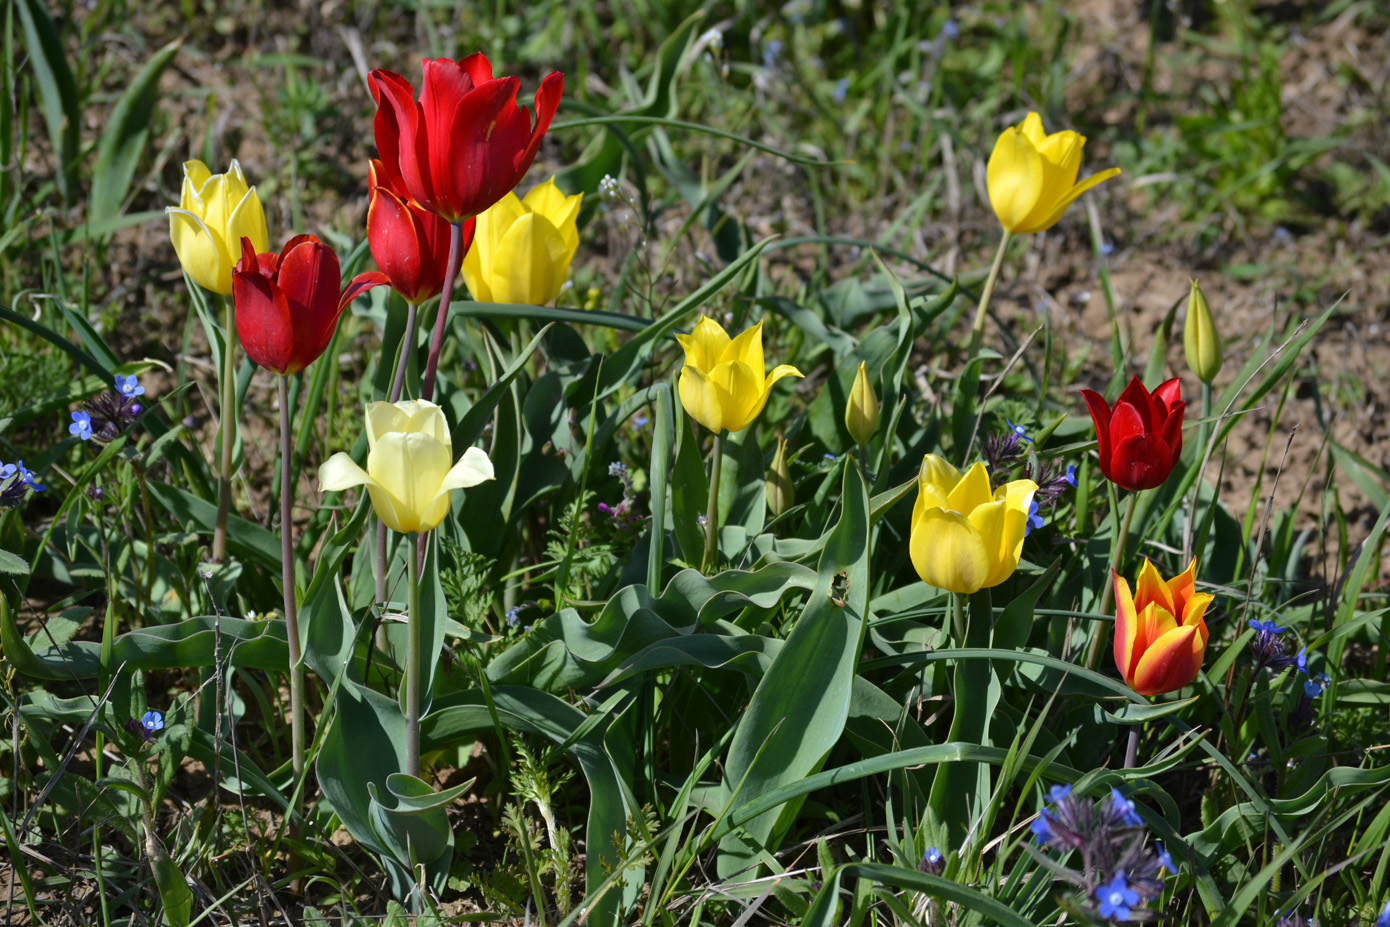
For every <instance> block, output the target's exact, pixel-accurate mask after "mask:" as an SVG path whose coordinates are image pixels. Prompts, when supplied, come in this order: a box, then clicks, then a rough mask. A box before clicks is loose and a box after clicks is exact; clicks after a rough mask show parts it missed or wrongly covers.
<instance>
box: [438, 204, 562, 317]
mask: <svg viewBox="0 0 1390 927" xmlns="http://www.w3.org/2000/svg"><path fill="white" fill-rule="evenodd" d="M583 199H584V194H582V193H576V194H575V195H574V196H565V195H564V194H563V193H561V192H560V188H559V187H557V186H555V178H554V177H552V178H550V179H549V180H547V181H546V182H545V183H543V184H541V185H540V186H538V187H535V188H533V189H532V190H531V192H530V193H527V194H526V198H525V199H524V200H523V199H517V196H516V194H515V193H508V194H507V195H506V196H504V197H502V198H501V199H500V200H498V201H497V202H496V203H495V204H494V205H493V206H492V207H490V208H489V209H488V210H487V212H484V213H483V214H482V215H480V216H478V220H477V221H478V225H477V228H476V230H475V232H474V236H473V247H471V248H469V249H468V253H467V254H465V255H464V257H463V282H464V283H465V284H467V286H468V292H469V293H471V294H473V298H474V299H475V300H477V301H478V302H480V303H524V304H526V305H530V306H544V305H546V304H548V303H552V302H554V301H555V297H556V296H559V295H560V288H561V287H563V286H564V285H565V278H566V277H568V276H569V270H570V261H572V260H574V252H575V251H576V250H578V248H579V228H578V225H577V224H576V223H577V221H578V217H579V204H580V202H581V201H582V200H583Z"/></svg>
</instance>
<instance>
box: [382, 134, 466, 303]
mask: <svg viewBox="0 0 1390 927" xmlns="http://www.w3.org/2000/svg"><path fill="white" fill-rule="evenodd" d="M367 175H368V186H369V188H370V190H371V201H370V204H369V205H368V206H367V246H368V247H369V248H371V249H372V259H373V260H374V261H376V266H377V267H380V268H381V269H382V271H383V272H384V273H385V274H386V276H387V278H389V279H390V281H391V288H392V289H394V290H395V291H396V292H397V293H399V294H401V296H403V297H404V298H405V301H406V302H408V303H412V304H414V305H419V304H420V303H423V302H425V301H426V300H428V299H432V298H434V297H435V296H438V295H439V293H440V291H441V290H442V289H443V288H444V276H445V274H446V273H447V272H448V270H447V268H448V266H449V223H448V222H445V221H444V220H443V219H441V218H439V217H438V216H436V215H435V214H434V213H432V212H429V211H427V210H424V209H421V208H420V206H419V205H417V204H416V203H415V201H414V200H412V199H411V198H410V194H409V193H408V192H407V191H406V190H405V188H404V187H403V186H398V187H396V188H394V189H393V188H392V187H390V186H388V185H386V184H385V183H383V182H382V178H383V176H385V175H386V172H385V171H384V170H383V169H382V165H381V162H380V161H370V162H368V167H367ZM396 180H397V181H398V182H399V180H400V178H399V177H396ZM474 225H475V223H474V221H473V220H472V219H467V220H465V221H464V223H463V238H462V241H461V253H462V254H466V253H468V247H469V245H471V244H472V243H473V228H474ZM460 259H462V258H461V257H460Z"/></svg>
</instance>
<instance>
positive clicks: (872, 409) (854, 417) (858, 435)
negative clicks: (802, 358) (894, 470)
mask: <svg viewBox="0 0 1390 927" xmlns="http://www.w3.org/2000/svg"><path fill="white" fill-rule="evenodd" d="M845 427H846V428H848V429H849V433H850V436H851V437H852V438H854V443H855V444H868V443H869V439H870V438H872V437H873V436H874V432H876V431H878V397H877V396H875V395H874V387H873V384H872V383H870V382H869V375H868V373H867V372H865V370H864V362H863V361H860V362H859V372H858V373H856V374H855V375H854V386H853V387H851V388H850V391H849V403H848V404H847V405H846V406H845Z"/></svg>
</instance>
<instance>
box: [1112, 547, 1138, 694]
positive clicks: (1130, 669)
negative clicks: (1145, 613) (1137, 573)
mask: <svg viewBox="0 0 1390 927" xmlns="http://www.w3.org/2000/svg"><path fill="white" fill-rule="evenodd" d="M1110 575H1111V577H1112V579H1113V580H1114V582H1115V646H1114V653H1115V668H1116V669H1118V670H1119V671H1120V675H1121V676H1122V677H1124V680H1125V682H1129V681H1130V680H1131V679H1133V678H1134V664H1135V663H1137V662H1138V657H1137V656H1136V650H1135V646H1134V645H1135V642H1136V641H1137V639H1138V636H1139V613H1138V612H1137V611H1136V610H1135V607H1134V597H1133V596H1132V595H1130V592H1129V583H1128V582H1127V581H1126V580H1125V578H1124V577H1123V576H1121V575H1120V574H1118V573H1115V572H1113V571H1112V572H1111V574H1110Z"/></svg>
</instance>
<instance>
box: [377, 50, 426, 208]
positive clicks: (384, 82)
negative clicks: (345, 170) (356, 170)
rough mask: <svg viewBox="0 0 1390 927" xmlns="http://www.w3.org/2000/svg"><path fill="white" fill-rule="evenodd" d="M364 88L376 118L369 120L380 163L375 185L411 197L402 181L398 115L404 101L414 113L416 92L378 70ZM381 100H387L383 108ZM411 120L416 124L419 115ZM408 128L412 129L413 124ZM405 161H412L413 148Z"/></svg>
mask: <svg viewBox="0 0 1390 927" xmlns="http://www.w3.org/2000/svg"><path fill="white" fill-rule="evenodd" d="M367 86H368V87H369V88H370V89H371V91H372V100H373V101H375V103H376V116H375V117H374V118H373V120H372V134H373V136H374V137H375V141H376V150H377V153H378V154H380V155H381V158H380V160H378V161H377V162H376V164H377V165H379V166H378V167H377V170H376V181H377V183H379V184H380V185H381V186H383V187H386V188H387V189H388V190H391V191H392V192H394V193H395V194H396V195H397V196H401V197H405V196H407V195H408V196H414V194H413V193H410V188H409V186H408V185H407V184H406V182H405V178H404V177H402V176H401V167H400V159H401V149H400V134H401V128H400V116H399V115H398V114H399V112H400V110H401V109H402V108H403V105H404V104H403V101H406V100H408V101H409V109H410V111H411V112H412V113H414V112H415V88H414V87H412V86H411V85H410V82H409V81H407V80H406V79H405V78H404V77H401V76H400V75H399V74H397V73H395V72H394V71H387V70H383V69H381V68H378V69H376V70H374V71H372V72H371V74H369V75H368V76H367ZM383 98H384V99H385V100H386V105H385V106H383V105H382V100H383ZM410 118H411V119H412V120H416V119H418V115H412V116H411V117H410ZM411 125H412V126H413V125H414V122H413V121H412V122H411ZM412 131H413V130H412ZM412 138H413V135H412ZM412 144H413V143H412ZM407 157H409V158H410V159H411V160H412V161H413V160H414V158H415V155H414V148H413V147H412V148H411V149H410V151H409V152H408V153H407Z"/></svg>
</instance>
